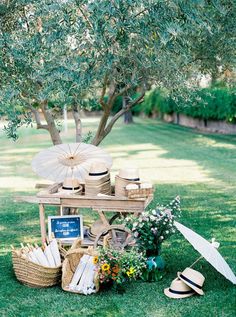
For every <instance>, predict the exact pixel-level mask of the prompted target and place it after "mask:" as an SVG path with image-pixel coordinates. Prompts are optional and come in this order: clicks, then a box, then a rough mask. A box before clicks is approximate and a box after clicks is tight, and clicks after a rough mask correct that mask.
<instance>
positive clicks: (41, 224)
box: [39, 204, 47, 243]
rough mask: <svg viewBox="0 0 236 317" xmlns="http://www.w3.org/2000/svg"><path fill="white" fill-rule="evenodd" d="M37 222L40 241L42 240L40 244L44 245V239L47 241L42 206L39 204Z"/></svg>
mask: <svg viewBox="0 0 236 317" xmlns="http://www.w3.org/2000/svg"><path fill="white" fill-rule="evenodd" d="M39 221H40V230H41V239H42V243H44V242H46V239H47V232H46V224H45V208H44V204H39Z"/></svg>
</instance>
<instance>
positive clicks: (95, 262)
mask: <svg viewBox="0 0 236 317" xmlns="http://www.w3.org/2000/svg"><path fill="white" fill-rule="evenodd" d="M97 263H98V256H95V257H94V258H93V264H97Z"/></svg>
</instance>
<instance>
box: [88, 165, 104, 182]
mask: <svg viewBox="0 0 236 317" xmlns="http://www.w3.org/2000/svg"><path fill="white" fill-rule="evenodd" d="M108 172H109V171H108V169H107V167H106V165H105V164H104V163H103V162H94V163H93V164H92V165H91V166H90V169H89V174H88V176H87V177H86V179H85V181H89V180H97V179H100V178H103V177H104V176H107V175H108V174H109V173H108Z"/></svg>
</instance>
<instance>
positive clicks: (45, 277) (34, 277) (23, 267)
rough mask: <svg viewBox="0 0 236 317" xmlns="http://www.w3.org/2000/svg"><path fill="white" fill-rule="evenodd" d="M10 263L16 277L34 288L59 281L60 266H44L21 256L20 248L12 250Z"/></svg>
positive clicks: (51, 284)
mask: <svg viewBox="0 0 236 317" xmlns="http://www.w3.org/2000/svg"><path fill="white" fill-rule="evenodd" d="M12 263H13V269H14V272H15V275H16V278H17V280H18V281H20V282H21V283H23V284H25V285H27V286H29V287H35V288H42V287H50V286H53V285H56V284H59V283H60V281H61V272H62V266H61V265H60V266H58V267H46V266H43V265H39V264H36V263H33V262H32V261H29V260H28V259H26V258H23V257H22V253H21V251H20V250H16V249H14V250H12Z"/></svg>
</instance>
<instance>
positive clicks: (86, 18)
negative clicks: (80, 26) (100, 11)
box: [78, 7, 93, 29]
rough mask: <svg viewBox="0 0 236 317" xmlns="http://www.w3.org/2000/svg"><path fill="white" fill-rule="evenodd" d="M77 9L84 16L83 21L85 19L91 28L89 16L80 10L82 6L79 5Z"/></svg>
mask: <svg viewBox="0 0 236 317" xmlns="http://www.w3.org/2000/svg"><path fill="white" fill-rule="evenodd" d="M78 10H79V11H80V13H81V14H82V16H83V17H84V19H85V21H86V22H87V23H88V25H89V26H90V28H92V29H93V25H92V23H91V22H90V21H89V18H88V17H87V16H86V14H85V13H84V11H83V10H82V8H81V7H79V8H78Z"/></svg>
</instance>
